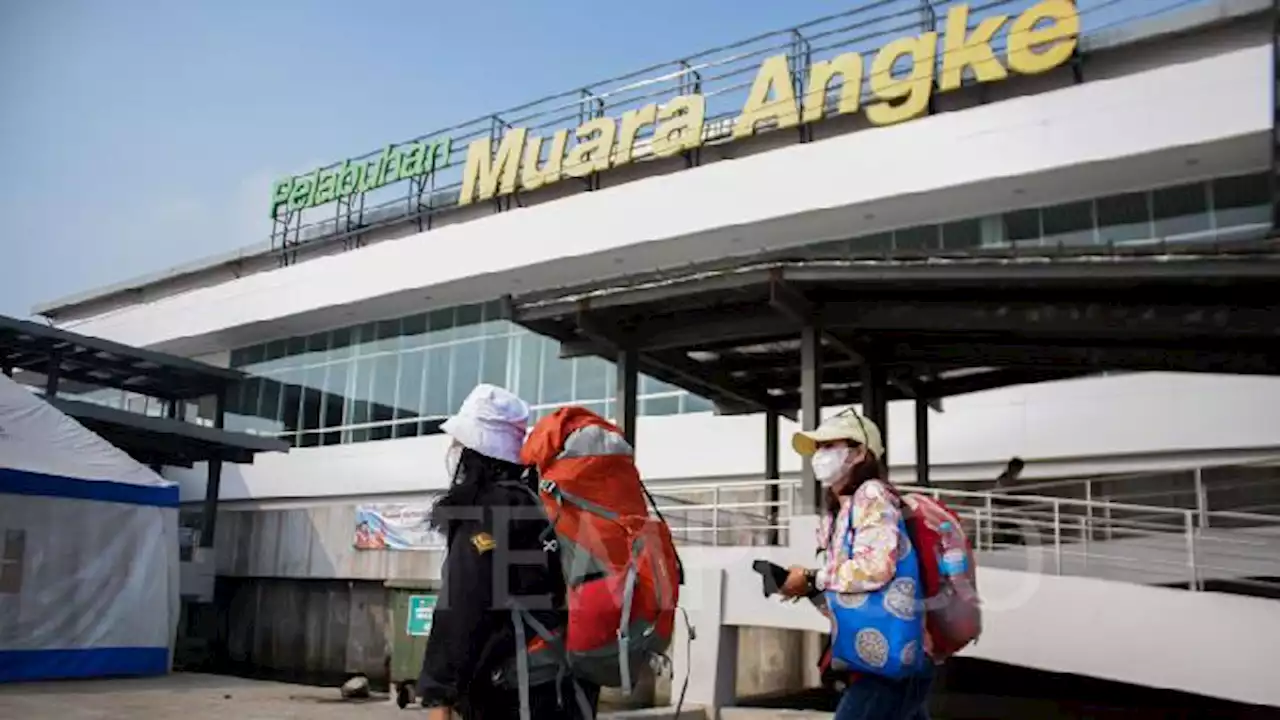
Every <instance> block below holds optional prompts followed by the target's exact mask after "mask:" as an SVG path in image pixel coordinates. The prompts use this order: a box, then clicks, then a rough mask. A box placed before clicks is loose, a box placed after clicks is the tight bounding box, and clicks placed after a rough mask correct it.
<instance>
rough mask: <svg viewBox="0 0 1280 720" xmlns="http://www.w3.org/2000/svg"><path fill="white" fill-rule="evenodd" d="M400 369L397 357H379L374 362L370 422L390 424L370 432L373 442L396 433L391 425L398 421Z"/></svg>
mask: <svg viewBox="0 0 1280 720" xmlns="http://www.w3.org/2000/svg"><path fill="white" fill-rule="evenodd" d="M399 369H400V358H399V356H397V355H379V356H377V357H376V358H374V360H373V388H372V390H371V392H370V400H371V404H370V407H369V421H370V422H375V423H388V424H384V425H382V426H379V427H375V428H373V429H372V430H371V431H370V432H371V435H370V437H371V439H373V440H385V439H387V438H389V437H391V435H392V434H393V432H394V431H393V429H392V428H391V426H390V425H389V423H390V422H391V421H393V420H395V419H396V383H397V382H398V380H399Z"/></svg>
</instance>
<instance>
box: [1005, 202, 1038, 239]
mask: <svg viewBox="0 0 1280 720" xmlns="http://www.w3.org/2000/svg"><path fill="white" fill-rule="evenodd" d="M1002 217H1003V219H1004V239H1005V240H1006V241H1008V242H1028V241H1036V242H1038V241H1039V240H1040V210H1039V208H1030V209H1028V210H1014V211H1013V212H1007V213H1005V214H1004V215H1003V216H1002Z"/></svg>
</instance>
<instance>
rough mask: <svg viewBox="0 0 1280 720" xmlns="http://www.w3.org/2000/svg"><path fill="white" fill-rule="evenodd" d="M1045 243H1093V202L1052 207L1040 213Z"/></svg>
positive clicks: (1086, 201)
mask: <svg viewBox="0 0 1280 720" xmlns="http://www.w3.org/2000/svg"><path fill="white" fill-rule="evenodd" d="M1040 218H1041V222H1043V223H1044V238H1045V242H1047V243H1049V244H1051V245H1057V244H1059V243H1061V244H1063V245H1089V244H1092V243H1093V201H1092V200H1084V201H1081V202H1073V203H1064V204H1062V205H1052V206H1050V207H1047V208H1044V209H1043V210H1041V211H1040Z"/></svg>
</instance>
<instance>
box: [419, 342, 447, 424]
mask: <svg viewBox="0 0 1280 720" xmlns="http://www.w3.org/2000/svg"><path fill="white" fill-rule="evenodd" d="M452 353H453V348H451V347H450V346H448V345H443V346H436V347H433V348H430V349H429V350H427V354H426V358H427V384H426V387H425V388H423V392H424V393H425V395H426V406H425V410H426V414H427V415H428V416H431V417H445V416H446V415H448V414H449V366H450V362H449V358H450V355H452Z"/></svg>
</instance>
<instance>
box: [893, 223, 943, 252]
mask: <svg viewBox="0 0 1280 720" xmlns="http://www.w3.org/2000/svg"><path fill="white" fill-rule="evenodd" d="M893 247H894V249H896V250H937V249H938V247H939V242H938V226H937V225H921V226H919V227H913V228H907V229H905V230H898V231H896V232H894V234H893Z"/></svg>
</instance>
